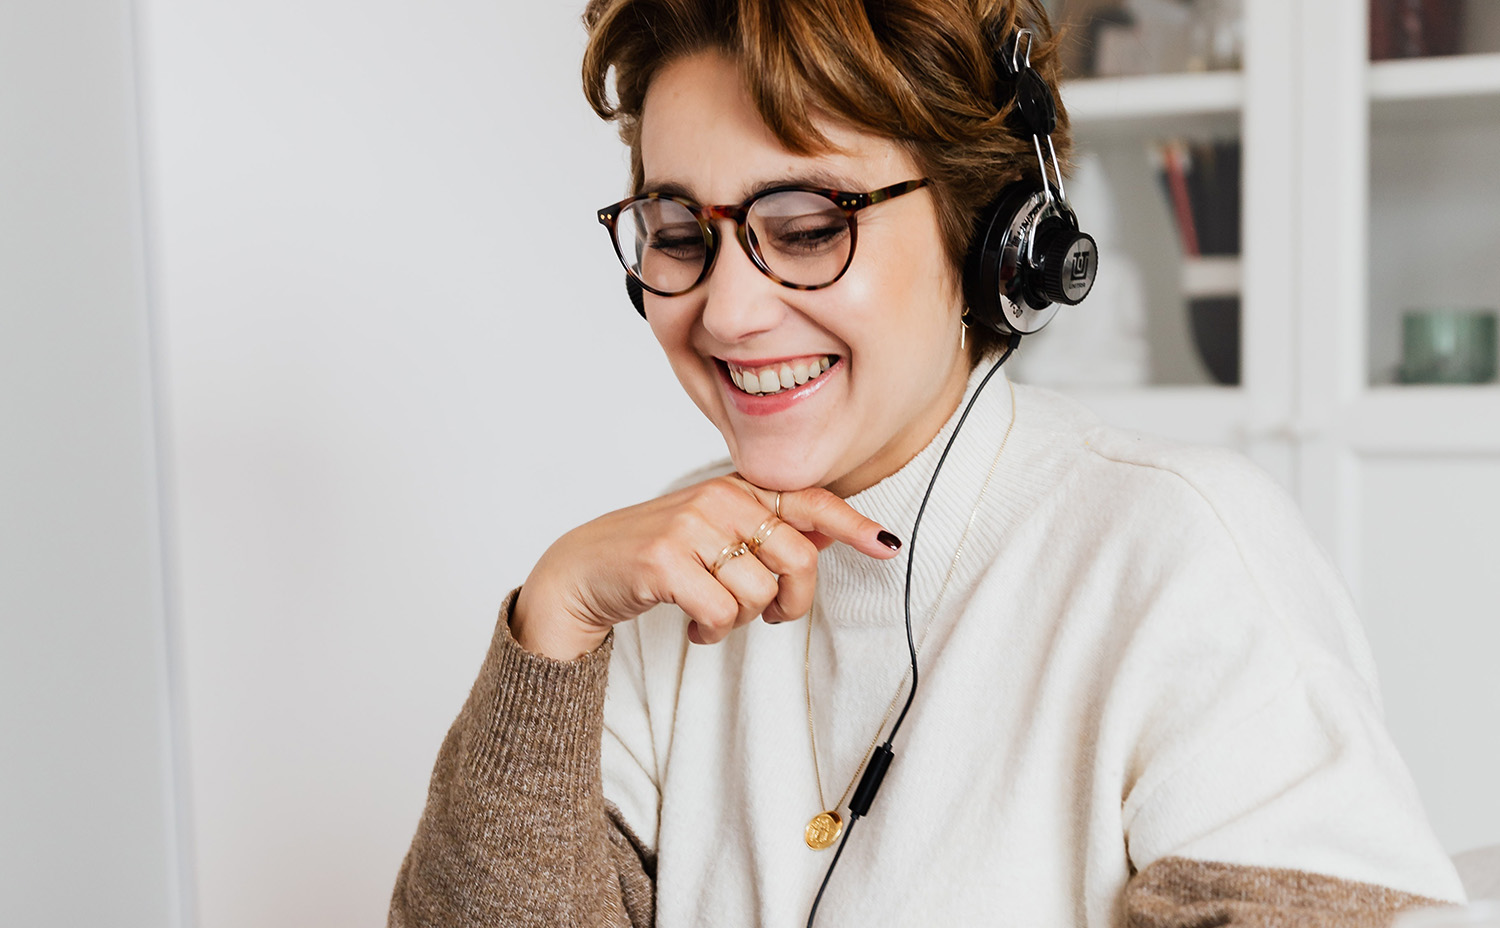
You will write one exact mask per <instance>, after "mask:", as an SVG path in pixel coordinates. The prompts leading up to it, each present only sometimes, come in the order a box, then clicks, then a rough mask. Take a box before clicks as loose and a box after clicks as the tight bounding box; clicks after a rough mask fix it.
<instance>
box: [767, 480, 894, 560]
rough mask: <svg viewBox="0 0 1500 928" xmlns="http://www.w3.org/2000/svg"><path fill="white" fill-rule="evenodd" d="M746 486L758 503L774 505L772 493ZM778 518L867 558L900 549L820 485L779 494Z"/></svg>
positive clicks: (881, 528) (875, 525)
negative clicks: (839, 543) (842, 544)
mask: <svg viewBox="0 0 1500 928" xmlns="http://www.w3.org/2000/svg"><path fill="white" fill-rule="evenodd" d="M746 485H747V486H750V487H751V489H752V491H753V492H754V493H755V494H756V498H758V499H760V500H761V501H762V503H767V502H769V503H770V504H771V505H775V500H776V494H775V493H774V492H772V491H769V490H762V489H760V488H759V487H755V486H754V485H753V484H748V483H747V484H746ZM781 518H782V521H784V522H786V523H787V524H788V525H790V526H792V527H793V528H795V529H796V530H797V531H799V532H803V533H811V532H816V533H817V534H820V535H823V536H825V537H827V538H830V539H832V540H833V541H841V542H843V543H844V544H846V545H848V546H850V547H851V548H854V549H855V550H856V551H859V552H861V553H862V554H868V555H869V556H870V557H875V558H881V559H888V558H892V557H895V556H896V553H897V552H898V551H900V550H901V539H899V538H897V537H896V536H895V535H894V534H892V533H891V532H889V531H887V530H886V529H885V527H884V526H882V525H881V524H880V523H878V522H876V521H875V520H874V519H870V518H867V517H866V516H864V515H862V514H861V513H860V512H859V511H858V510H856V509H855V508H854V507H853V506H850V505H849V504H848V503H846V502H844V501H843V500H842V499H840V498H839V497H837V496H835V495H834V494H833V493H830V492H829V491H827V490H825V489H823V488H822V487H809V488H808V489H806V490H790V491H787V492H785V493H782V494H781Z"/></svg>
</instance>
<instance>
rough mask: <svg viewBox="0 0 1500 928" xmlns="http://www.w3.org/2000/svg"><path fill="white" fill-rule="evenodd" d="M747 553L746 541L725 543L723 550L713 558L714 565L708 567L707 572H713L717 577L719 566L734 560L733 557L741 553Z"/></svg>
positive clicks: (748, 548) (748, 547)
mask: <svg viewBox="0 0 1500 928" xmlns="http://www.w3.org/2000/svg"><path fill="white" fill-rule="evenodd" d="M749 553H750V544H749V543H748V542H744V541H736V542H731V543H730V544H727V545H725V546H724V550H723V551H720V552H719V556H718V557H717V558H715V559H714V566H712V567H710V568H709V569H708V572H709V573H711V574H713V575H714V576H715V577H717V576H718V575H719V568H720V567H723V566H724V565H725V564H727V563H729V562H730V561H732V560H734V559H735V558H737V557H739V556H740V555H741V554H749Z"/></svg>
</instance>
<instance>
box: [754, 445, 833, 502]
mask: <svg viewBox="0 0 1500 928" xmlns="http://www.w3.org/2000/svg"><path fill="white" fill-rule="evenodd" d="M732 457H733V460H734V469H735V470H736V471H738V472H739V475H740V476H741V477H744V478H745V479H746V480H748V481H750V482H751V483H753V484H755V485H756V486H758V487H761V488H762V489H766V490H783V491H785V492H788V493H789V492H791V491H793V490H805V489H807V488H808V487H813V486H823V485H824V484H826V483H828V482H829V481H828V480H827V479H826V477H825V475H824V474H823V473H822V471H820V470H818V469H817V468H816V467H813V466H812V465H811V464H810V462H808V461H807V460H806V459H805V458H798V457H796V456H792V455H766V454H756V455H735V456H732Z"/></svg>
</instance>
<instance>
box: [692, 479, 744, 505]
mask: <svg viewBox="0 0 1500 928" xmlns="http://www.w3.org/2000/svg"><path fill="white" fill-rule="evenodd" d="M739 492H740V490H739V489H738V488H737V487H735V486H733V485H732V484H730V483H729V481H728V480H726V479H725V478H723V477H719V478H716V479H714V480H710V481H708V482H706V483H700V484H698V493H697V501H698V503H699V504H700V505H701V506H702V507H704V508H707V509H715V510H717V509H721V508H723V507H724V506H726V505H728V503H729V501H730V500H732V499H733V498H734V497H735V495H736V494H738V493H739Z"/></svg>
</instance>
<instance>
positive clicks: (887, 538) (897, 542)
mask: <svg viewBox="0 0 1500 928" xmlns="http://www.w3.org/2000/svg"><path fill="white" fill-rule="evenodd" d="M875 540H876V541H878V542H880V543H881V544H883V545H885V546H886V547H887V548H890V549H891V550H892V551H900V550H901V539H899V538H897V537H896V536H895V535H892V534H891V533H890V532H887V531H886V530H885V529H881V530H880V534H879V535H876V536H875Z"/></svg>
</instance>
